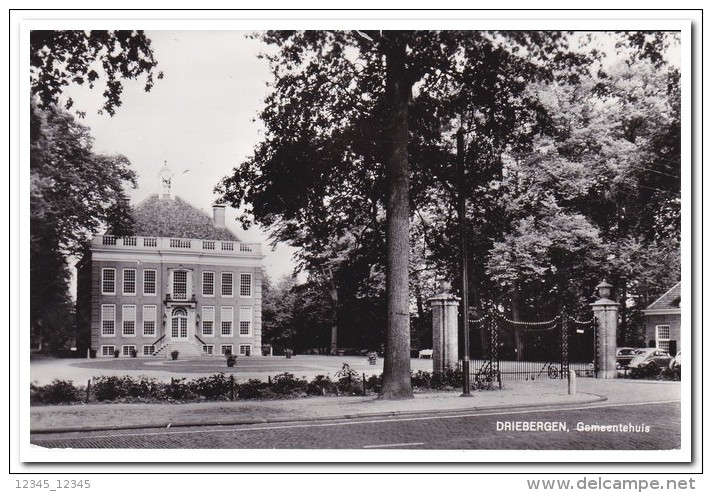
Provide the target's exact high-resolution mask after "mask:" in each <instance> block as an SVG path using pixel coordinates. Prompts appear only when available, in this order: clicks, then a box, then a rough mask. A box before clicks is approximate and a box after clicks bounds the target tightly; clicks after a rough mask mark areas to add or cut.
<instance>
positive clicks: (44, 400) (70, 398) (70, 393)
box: [30, 380, 81, 404]
mask: <svg viewBox="0 0 712 493" xmlns="http://www.w3.org/2000/svg"><path fill="white" fill-rule="evenodd" d="M80 400H81V391H80V389H78V388H76V387H75V386H74V383H73V382H72V381H71V380H52V383H50V384H48V385H43V386H37V385H34V384H31V385H30V403H31V404H66V403H70V402H77V401H80Z"/></svg>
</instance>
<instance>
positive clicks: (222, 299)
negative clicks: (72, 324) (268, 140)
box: [77, 166, 263, 359]
mask: <svg viewBox="0 0 712 493" xmlns="http://www.w3.org/2000/svg"><path fill="white" fill-rule="evenodd" d="M159 178H160V181H161V187H162V192H163V193H162V194H161V195H158V194H154V195H150V196H149V197H147V198H146V199H145V200H143V201H142V202H141V203H139V204H137V205H136V206H134V207H133V208H132V215H133V219H134V228H133V236H123V237H119V236H114V235H111V234H105V235H98V236H96V237H94V238H93V239H92V242H91V245H90V246H89V248H88V250H87V252H86V253H85V255H84V256H83V258H82V259H81V260H80V261H79V262H78V264H77V326H78V329H79V333H80V334H85V337H86V338H87V339H88V341H87V344H88V345H89V348H90V349H91V351H92V353H95V354H96V356H97V357H114V356H115V355H116V354H118V356H119V357H130V356H138V357H163V358H166V357H171V356H170V355H171V353H172V352H174V351H178V353H179V358H181V359H182V358H187V357H198V356H204V355H216V356H218V355H222V354H225V353H226V352H228V351H229V352H231V353H232V354H237V355H248V356H249V355H257V354H261V346H262V269H261V266H262V258H263V256H262V253H261V245H260V244H256V243H243V242H241V241H240V239H239V238H238V237H237V236H236V235H235V234H234V233H233V232H232V231H230V229H229V228H227V226H226V225H225V206H223V205H215V206H214V207H213V211H212V216H211V215H209V214H206V213H205V212H203V211H201V210H200V209H198V208H196V207H194V206H192V205H191V204H189V203H188V202H186V201H185V200H183V199H181V198H180V197H175V196H173V195H172V193H171V179H172V173H171V172H170V170H169V169H168V167H167V166H164V167H163V169H162V170H161V173H160V174H159Z"/></svg>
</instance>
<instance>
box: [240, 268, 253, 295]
mask: <svg viewBox="0 0 712 493" xmlns="http://www.w3.org/2000/svg"><path fill="white" fill-rule="evenodd" d="M251 296H252V274H240V297H242V298H249V297H251Z"/></svg>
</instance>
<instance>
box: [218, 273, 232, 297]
mask: <svg viewBox="0 0 712 493" xmlns="http://www.w3.org/2000/svg"><path fill="white" fill-rule="evenodd" d="M220 279H221V286H222V287H221V289H220V293H222V295H223V296H230V297H232V272H223V273H222V275H221V276H220Z"/></svg>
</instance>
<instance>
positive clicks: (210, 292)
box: [203, 272, 215, 296]
mask: <svg viewBox="0 0 712 493" xmlns="http://www.w3.org/2000/svg"><path fill="white" fill-rule="evenodd" d="M203 296H215V272H203Z"/></svg>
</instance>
